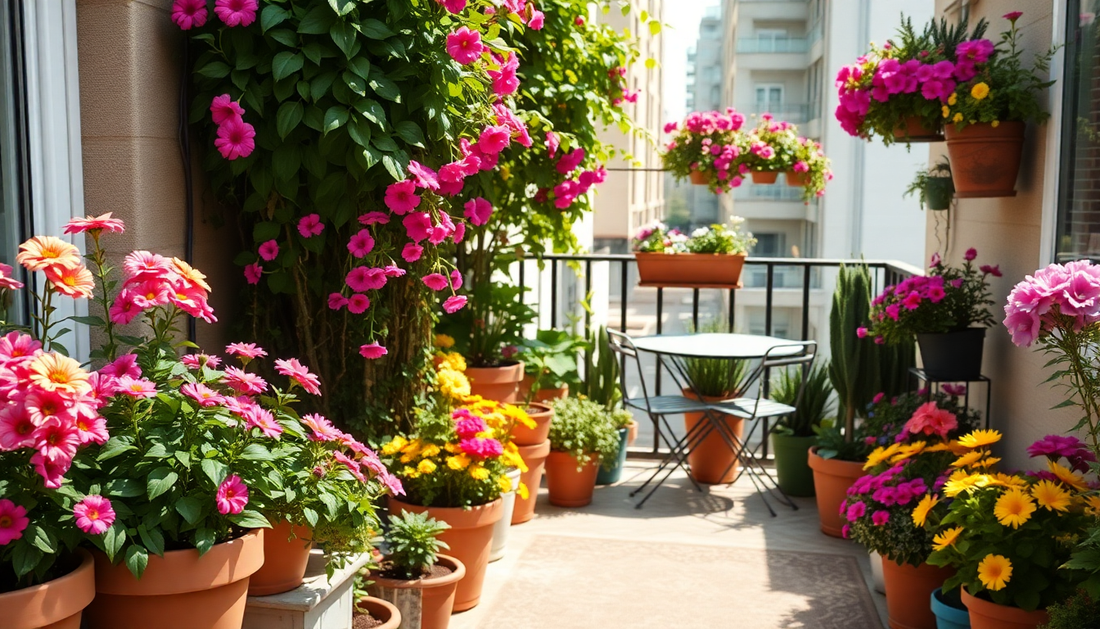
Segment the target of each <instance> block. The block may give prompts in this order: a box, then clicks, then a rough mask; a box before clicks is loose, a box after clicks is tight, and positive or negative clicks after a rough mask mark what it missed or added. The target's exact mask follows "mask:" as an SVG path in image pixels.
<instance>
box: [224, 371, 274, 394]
mask: <svg viewBox="0 0 1100 629" xmlns="http://www.w3.org/2000/svg"><path fill="white" fill-rule="evenodd" d="M222 384H224V385H226V386H228V387H229V388H231V389H233V390H234V391H236V392H237V393H240V394H242V395H259V394H261V393H263V392H264V391H266V390H267V381H266V380H264V379H263V378H261V377H260V376H258V375H256V374H254V373H249V372H247V371H244V370H242V369H238V368H237V367H226V368H225V377H224V378H223V379H222Z"/></svg>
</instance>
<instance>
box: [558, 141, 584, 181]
mask: <svg viewBox="0 0 1100 629" xmlns="http://www.w3.org/2000/svg"><path fill="white" fill-rule="evenodd" d="M584 156H585V152H584V149H583V148H576V149H573V150H572V151H570V152H569V153H567V154H565V155H562V156H561V159H559V160H558V163H557V165H556V166H555V169H556V170H557V171H558V172H559V173H561V174H563V175H568V174H569V173H571V172H573V171H574V170H576V168H577V167H578V166H580V165H581V162H583V161H584Z"/></svg>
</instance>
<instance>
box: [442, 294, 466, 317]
mask: <svg viewBox="0 0 1100 629" xmlns="http://www.w3.org/2000/svg"><path fill="white" fill-rule="evenodd" d="M465 306H466V296H465V295H451V296H450V297H448V298H447V299H446V301H444V302H443V310H444V311H445V312H446V313H447V314H454V313H456V312H458V311H459V310H462V309H463V308H464V307H465Z"/></svg>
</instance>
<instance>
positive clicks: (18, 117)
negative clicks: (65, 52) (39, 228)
mask: <svg viewBox="0 0 1100 629" xmlns="http://www.w3.org/2000/svg"><path fill="white" fill-rule="evenodd" d="M21 10H22V8H21V6H20V3H11V2H5V3H0V57H3V58H5V59H11V60H12V62H10V63H4V64H0V262H3V263H4V264H8V265H11V266H13V267H15V270H14V273H15V275H16V277H19V276H20V275H21V272H22V270H21V269H20V268H19V265H17V264H15V253H16V249H17V247H18V246H19V243H20V242H21V241H22V240H23V239H24V237H25V236H26V225H27V224H28V222H29V217H27V216H26V210H27V207H28V204H27V203H25V202H24V199H25V194H26V190H27V180H26V163H27V144H26V135H25V133H24V129H25V126H24V120H25V112H24V110H23V109H22V107H23V106H24V104H25V99H24V98H23V94H22V90H23V83H22V82H23V73H22V67H23V55H22V52H21V48H22V43H21V42H20V41H19V35H20V32H21V30H20V24H21V15H20V14H21ZM23 279H25V278H23ZM23 297H24V296H23V295H22V294H18V293H17V294H14V295H11V300H12V303H10V304H0V318H2V317H3V314H4V312H3V311H5V310H6V311H7V312H8V316H9V318H10V319H11V320H12V321H15V322H19V323H26V322H27V310H26V309H27V304H26V302H25V300H24V298H23Z"/></svg>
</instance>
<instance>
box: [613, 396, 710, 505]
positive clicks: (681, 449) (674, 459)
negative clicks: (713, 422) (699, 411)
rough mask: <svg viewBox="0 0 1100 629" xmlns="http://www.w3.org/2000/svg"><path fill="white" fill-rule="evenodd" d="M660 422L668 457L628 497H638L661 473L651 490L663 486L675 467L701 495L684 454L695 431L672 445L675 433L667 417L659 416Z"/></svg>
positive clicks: (691, 431)
mask: <svg viewBox="0 0 1100 629" xmlns="http://www.w3.org/2000/svg"><path fill="white" fill-rule="evenodd" d="M660 420H663V421H664V423H665V426H666V428H667V430H668V437H665V436H664V434H663V433H660V434H661V435H662V437H661V438H662V439H663V440H664V441H665V443H666V444H668V446H669V453H668V456H666V457H665V458H664V459H663V460H662V461H661V463H660V465H658V466H657V469H656V470H654V471H653V474H652V475H650V477H649V478H648V479H646V481H645V482H644V483H642V484H641V486H639V487H637V488H635V489H634V491H632V492H630V496H631V497H633V496H636V495H638V494H639V493H640V492H642V491H643V490H644V489H645V488H646V487H648V486H649V484H650V483H651V482H653V481H654V480H656V479H657V477H658V476H660V475H661V472H665V475H664V477H663V478H661V479H660V480H659V481H658V482H657V484H656V485H655V486H654V488H653V489H656V488H657V487H660V486H661V485H662V484H664V482H665V481H666V480H668V477H669V476H671V475H672V472H674V471H675V470H676V468H677V467H679V468H681V469H683V470H684V471H685V472H686V473H687V474H688V480H690V481H691V484H692V485H694V486H695V489H696V490H697V491H699V492H700V493H701V492H702V491H703V488H702V486H700V485H699V483H698V482H697V481H696V480H695V479H694V478H692V476H691V471H690V469H689V468H688V466H687V454H686V452H687V450H686V444H688V443H691V442H692V441H693V440H694V439H695V437H694V435H693V433H695V432H696V430H695V429H693V430H690V431H688V433H687V434H685V435H684V436H683V437H681V438H680V439H678V440H677V441H676V442H675V443H673V442H672V436H673V435H674V434H675V433H673V431H672V425H671V424H669V422H668V419H667V416H664V415H662V416H660V418H659V420H658V421H660ZM701 425H702V423H700V424H697V425H696V427H695V428H696V429H698V428H699V426H701ZM658 431H659V432H660V428H658ZM652 493H653V491H652V490H651V491H650V494H652ZM650 494H647V495H646V497H645V499H643V500H642V502H641V503H639V505H638V506H639V507H640V506H641V505H642V504H645V500H647V499H648V498H649V495H650Z"/></svg>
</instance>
